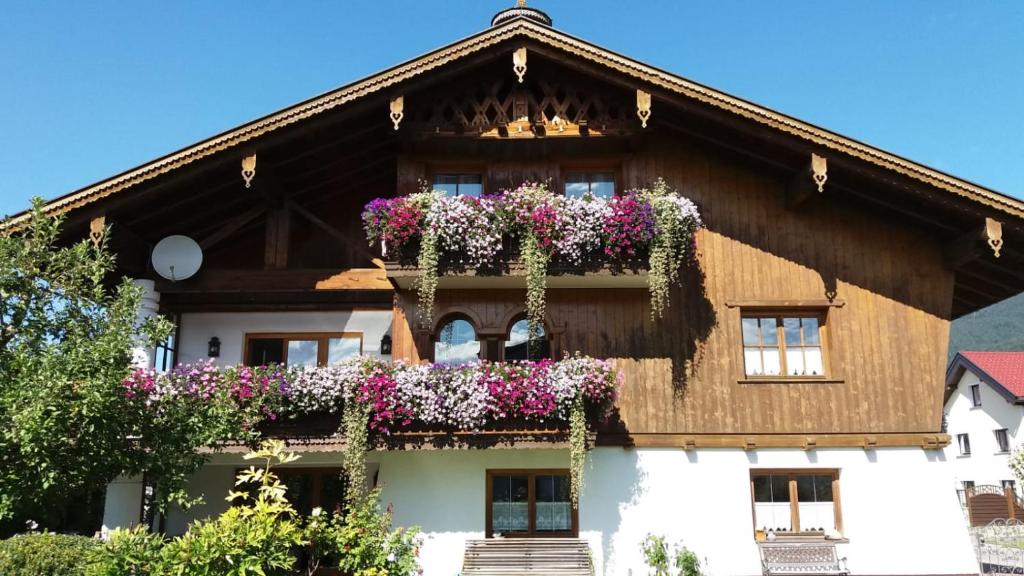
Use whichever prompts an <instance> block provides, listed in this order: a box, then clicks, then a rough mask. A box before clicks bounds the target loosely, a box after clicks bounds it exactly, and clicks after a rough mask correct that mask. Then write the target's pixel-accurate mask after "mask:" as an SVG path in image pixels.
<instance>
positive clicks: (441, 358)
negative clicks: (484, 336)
mask: <svg viewBox="0 0 1024 576" xmlns="http://www.w3.org/2000/svg"><path fill="white" fill-rule="evenodd" d="M479 359H480V342H479V341H478V340H477V339H476V330H474V329H473V325H472V324H470V323H469V322H467V321H465V320H461V319H460V320H452V321H451V322H449V323H447V324H445V325H444V327H443V328H441V332H440V333H438V335H437V342H435V343H434V362H435V363H437V364H465V363H467V362H476V361H477V360H479Z"/></svg>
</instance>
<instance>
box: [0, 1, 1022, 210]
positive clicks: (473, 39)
mask: <svg viewBox="0 0 1024 576" xmlns="http://www.w3.org/2000/svg"><path fill="white" fill-rule="evenodd" d="M513 39H526V40H530V41H533V42H537V43H540V44H543V45H546V46H549V47H552V48H555V49H557V50H560V51H562V52H564V53H567V54H570V55H573V56H576V57H579V58H583V59H586V60H589V61H591V62H594V63H596V64H598V65H600V66H603V67H605V68H607V69H609V70H614V71H616V72H618V73H620V74H623V75H625V76H627V77H632V78H635V79H637V80H638V82H639V83H642V85H644V87H645V88H650V87H651V86H655V87H657V88H658V89H661V90H665V91H668V92H671V93H675V94H678V95H681V96H683V97H685V98H689V99H692V100H695V101H699V102H702V103H704V104H707V105H710V106H713V107H715V108H719V109H722V110H725V111H727V112H730V113H732V114H735V115H736V116H739V117H742V118H746V119H748V120H751V121H754V122H757V123H760V124H763V125H766V126H769V127H771V128H773V129H775V130H778V131H781V132H784V133H787V134H789V135H792V136H795V137H797V138H800V139H803V140H805V141H807V142H808V143H811V144H814V145H815V146H820V147H822V148H825V149H830V150H834V151H838V152H842V153H845V154H848V155H850V156H853V157H856V158H859V159H861V160H863V161H865V162H868V163H871V164H874V165H877V166H880V167H883V168H885V169H888V170H891V171H893V172H895V173H899V174H902V175H904V176H907V177H910V178H913V179H915V180H918V181H920V182H924V183H927V184H930V185H932V186H934V187H936V188H939V189H941V190H944V191H946V192H949V193H951V194H954V195H957V196H961V197H963V198H966V199H968V200H971V201H974V202H977V203H979V204H982V205H985V206H988V207H990V208H992V209H995V210H998V211H1000V212H1003V213H1006V214H1009V215H1011V216H1015V217H1017V218H1024V202H1022V201H1020V200H1016V199H1014V198H1011V197H1009V196H1006V195H1004V194H1001V193H999V192H996V191H994V190H991V189H988V188H985V187H982V186H979V185H977V184H973V183H971V182H968V181H966V180H962V179H960V178H956V177H954V176H951V175H948V174H945V173H943V172H940V171H938V170H935V169H932V168H929V167H927V166H924V165H922V164H918V163H916V162H912V161H910V160H907V159H905V158H901V157H899V156H897V155H894V154H891V153H889V152H885V151H884V150H881V149H878V148H875V147H872V146H869V145H867V144H864V143H861V142H858V141H856V140H853V139H850V138H847V137H845V136H842V135H839V134H836V133H835V132H831V131H828V130H825V129H823V128H819V127H817V126H814V125H811V124H809V123H806V122H802V121H800V120H797V119H795V118H792V117H790V116H787V115H785V114H781V113H779V112H776V111H774V110H770V109H768V108H765V107H762V106H758V105H756V104H753V103H750V102H747V101H745V100H743V99H740V98H737V97H735V96H731V95H729V94H726V93H724V92H720V91H718V90H714V89H712V88H709V87H707V86H703V85H701V84H698V83H696V82H692V81H690V80H687V79H685V78H682V77H680V76H676V75H674V74H670V73H668V72H665V71H663V70H659V69H657V68H654V67H651V66H648V65H646V64H643V63H641V62H638V61H636V60H633V59H630V58H627V57H625V56H622V55H619V54H616V53H614V52H611V51H609V50H606V49H604V48H601V47H599V46H596V45H594V44H591V43H589V42H586V41H584V40H581V39H579V38H575V37H573V36H570V35H568V34H566V33H564V32H561V31H558V30H555V29H553V28H550V27H547V26H543V25H541V24H538V23H536V22H533V21H531V20H529V19H527V18H524V17H521V16H520V17H517V18H514V19H511V20H509V21H507V22H504V23H502V24H500V25H498V26H494V27H492V28H489V29H487V30H484V31H482V32H480V33H478V34H475V35H473V36H470V37H468V38H465V39H463V40H460V41H458V42H455V43H453V44H450V45H448V46H446V47H444V48H440V49H438V50H435V51H433V52H430V53H428V54H426V55H424V56H421V57H419V58H416V59H414V60H411V61H409V62H406V63H404V64H400V65H398V66H395V67H393V68H389V69H387V70H384V71H383V72H380V73H378V74H375V75H373V76H370V77H368V78H365V79H363V80H360V81H357V82H354V83H352V84H349V85H346V86H343V87H341V88H338V89H336V90H333V91H330V92H327V93H326V94H323V95H321V96H317V97H315V98H312V99H310V100H307V101H305V102H301V103H299V104H296V105H294V106H290V107H288V108H285V109H283V110H281V111H279V112H275V113H273V114H270V115H268V116H265V117H263V118H259V119H257V120H254V121H252V122H249V123H247V124H244V125H242V126H240V127H238V128H235V129H234V130H229V131H227V132H224V133H222V134H220V135H217V136H214V137H212V138H209V139H206V140H203V141H201V142H199V143H197V144H195V145H193V146H189V147H187V148H184V149H182V150H179V151H177V152H173V153H171V154H168V155H166V156H163V157H161V158H158V159H156V160H153V161H152V162H148V163H146V164H143V165H141V166H139V167H137V168H133V169H131V170H128V171H126V172H123V173H121V174H118V175H116V176H113V177H111V178H108V179H106V180H103V181H101V182H98V183H96V184H93V185H91V186H87V187H85V188H82V189H80V190H77V191H75V192H72V193H70V194H67V195H65V196H62V197H60V198H57V199H55V200H52V201H50V202H48V203H47V204H46V205H45V206H44V210H45V211H46V212H47V213H49V214H60V213H65V212H68V211H71V210H73V209H76V208H79V207H82V206H85V205H88V204H91V203H93V202H96V201H98V200H100V199H102V198H105V197H108V196H110V195H112V194H116V193H119V192H122V191H124V190H128V189H131V188H132V187H133V186H136V185H138V184H141V183H143V182H146V181H149V180H151V179H153V178H156V177H157V176H160V175H162V174H166V173H168V172H171V171H173V170H175V169H177V168H180V167H182V166H185V165H187V164H190V163H192V162H195V161H196V160H199V159H202V158H205V157H208V156H211V155H214V154H217V153H220V152H223V151H225V150H230V149H233V148H238V147H239V146H241V145H243V144H245V143H247V142H250V141H252V140H254V139H256V138H258V137H260V136H263V135H266V134H269V133H271V132H274V131H276V130H280V129H282V128H284V127H286V126H289V125H292V124H295V123H296V122H299V121H302V120H304V119H307V118H311V117H314V116H317V115H319V114H322V113H324V112H326V111H328V110H332V109H335V108H337V107H339V106H344V105H346V104H348V103H350V102H354V101H357V100H361V99H365V98H366V97H367V96H370V95H372V94H377V93H380V92H382V91H385V90H387V89H389V88H392V87H395V86H397V85H399V84H401V83H402V82H405V81H407V80H409V79H411V78H413V77H415V76H418V75H421V74H423V73H425V72H428V71H431V70H434V69H436V68H439V67H442V66H445V65H447V64H450V63H451V62H453V61H455V60H459V59H463V58H466V57H468V56H470V55H473V54H475V53H479V52H480V51H482V50H485V49H487V48H489V47H491V46H495V45H497V44H499V43H502V42H505V41H509V40H513ZM27 220H28V212H22V213H20V214H17V215H15V216H12V217H11V218H9V219H7V220H5V221H4V222H2V223H0V230H12V229H14V230H16V229H18V228H19V227H20V226H22V225H23V224H24V223H25V222H27Z"/></svg>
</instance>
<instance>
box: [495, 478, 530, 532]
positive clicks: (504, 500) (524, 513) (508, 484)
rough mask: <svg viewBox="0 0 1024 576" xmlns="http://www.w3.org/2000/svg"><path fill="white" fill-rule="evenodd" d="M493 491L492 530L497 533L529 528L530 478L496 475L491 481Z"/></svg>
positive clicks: (522, 530)
mask: <svg viewBox="0 0 1024 576" xmlns="http://www.w3.org/2000/svg"><path fill="white" fill-rule="evenodd" d="M491 491H492V492H491V495H492V502H491V530H492V531H493V532H494V533H495V534H502V533H505V532H525V531H527V530H529V529H530V519H529V514H530V502H529V495H530V494H529V480H528V478H527V477H526V476H495V477H494V478H493V479H492V481H491Z"/></svg>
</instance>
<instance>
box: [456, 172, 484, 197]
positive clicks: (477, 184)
mask: <svg viewBox="0 0 1024 576" xmlns="http://www.w3.org/2000/svg"><path fill="white" fill-rule="evenodd" d="M483 191H484V185H483V179H482V178H481V177H480V175H479V174H462V175H461V176H459V196H477V197H479V196H480V195H481V194H483Z"/></svg>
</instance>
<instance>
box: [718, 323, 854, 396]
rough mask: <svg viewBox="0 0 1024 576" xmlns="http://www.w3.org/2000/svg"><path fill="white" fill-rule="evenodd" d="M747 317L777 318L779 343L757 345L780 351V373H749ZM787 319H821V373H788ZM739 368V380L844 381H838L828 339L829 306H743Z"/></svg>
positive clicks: (819, 330) (801, 340) (802, 336)
mask: <svg viewBox="0 0 1024 576" xmlns="http://www.w3.org/2000/svg"><path fill="white" fill-rule="evenodd" d="M747 318H774V319H775V335H776V341H777V342H778V344H777V345H776V346H774V347H771V346H764V345H763V344H761V345H760V346H758V349H759V350H762V351H763V350H772V349H775V350H778V352H779V371H780V374H778V375H770V374H747V359H746V350H745V349H746V348H748V346H747V345H746V343H745V342H744V341H743V320H744V319H747ZM785 318H817V319H818V342H819V344H818V347H819V348H821V370H822V374H819V375H810V376H808V375H791V374H787V373H786V372H787V370H786V332H785V322H784V320H785ZM739 328H740V347H739V350H740V367H741V369H742V370H741V372H742V376H741V377H740V378H739V379H738V381H739V382H741V383H744V382H829V383H840V382H842V381H841V380H837V379H836V378H835V377H834V376H833V369H832V362H831V355H832V354H831V343H830V338H829V311H828V309H827V308H826V309H822V308H802V307H797V308H747V307H740V321H739ZM758 339H759V340H761V339H762V337H761V332H760V330H758ZM803 340H804V335H803V330H802V329H801V330H800V342H801V346H800V347H801V348H805V346H803V345H802V344H803Z"/></svg>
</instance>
